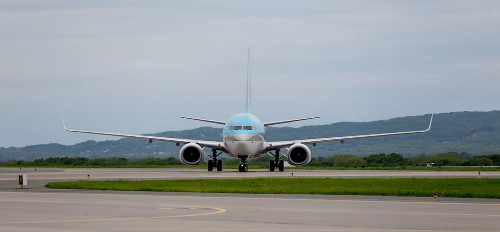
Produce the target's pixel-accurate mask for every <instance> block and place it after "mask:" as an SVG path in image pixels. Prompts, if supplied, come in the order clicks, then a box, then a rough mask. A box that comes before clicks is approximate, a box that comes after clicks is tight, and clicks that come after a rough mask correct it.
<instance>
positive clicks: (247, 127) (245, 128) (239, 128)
mask: <svg viewBox="0 0 500 232" xmlns="http://www.w3.org/2000/svg"><path fill="white" fill-rule="evenodd" d="M230 130H232V131H233V130H251V131H257V128H256V127H255V126H231V128H230Z"/></svg>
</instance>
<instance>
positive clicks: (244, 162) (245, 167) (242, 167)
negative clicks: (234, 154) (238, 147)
mask: <svg viewBox="0 0 500 232" xmlns="http://www.w3.org/2000/svg"><path fill="white" fill-rule="evenodd" d="M238 157H239V158H240V160H241V164H240V166H239V167H238V170H239V171H240V172H248V165H247V157H246V156H238Z"/></svg>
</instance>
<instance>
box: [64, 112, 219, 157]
mask: <svg viewBox="0 0 500 232" xmlns="http://www.w3.org/2000/svg"><path fill="white" fill-rule="evenodd" d="M61 119H62V123H63V127H64V129H65V130H66V131H69V132H76V133H85V134H96V135H109V136H117V137H126V138H137V139H147V140H148V141H149V142H152V141H153V140H156V141H163V142H172V143H177V144H181V143H182V144H187V143H196V144H198V145H200V146H201V147H207V148H215V149H218V150H223V151H225V150H226V149H225V148H224V145H223V143H222V142H220V141H219V142H217V141H205V140H194V139H179V138H167V137H156V136H147V135H129V134H118V133H108V132H98V131H83V130H71V129H68V128H67V127H66V124H65V122H64V117H63V115H62V112H61Z"/></svg>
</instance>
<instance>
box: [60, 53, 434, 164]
mask: <svg viewBox="0 0 500 232" xmlns="http://www.w3.org/2000/svg"><path fill="white" fill-rule="evenodd" d="M251 107H252V104H251V76H250V49H248V64H247V89H246V111H245V113H238V114H235V115H233V116H232V117H231V118H229V120H227V121H216V120H209V119H202V118H193V117H185V116H179V117H180V118H183V119H190V120H196V121H202V122H207V123H213V124H219V125H223V129H222V136H223V139H222V141H204V140H195V139H180V138H166V137H156V136H146V135H130V134H117V133H108V132H96V131H84V130H71V129H68V128H67V127H66V124H65V122H64V116H63V114H62V109H61V119H62V124H63V127H64V129H65V130H66V131H69V132H76V133H87V134H97V135H109V136H118V137H128V138H138V139H146V140H148V142H149V143H152V142H153V140H154V141H163V142H172V143H175V144H176V145H177V146H180V145H181V144H183V146H182V147H181V149H180V151H179V159H180V160H181V162H182V163H184V164H187V165H199V164H201V163H202V162H203V161H204V157H205V153H204V152H203V149H204V148H208V149H211V150H212V155H208V156H209V157H210V158H211V159H209V160H208V162H207V163H208V171H213V169H214V167H215V168H216V169H217V171H222V160H220V159H217V157H218V156H219V155H221V154H222V153H226V154H227V155H228V156H229V157H234V158H238V159H240V161H241V164H240V165H239V168H238V170H239V171H240V172H248V165H247V164H246V162H247V159H252V158H259V157H263V156H265V155H266V154H267V153H270V154H271V155H273V156H274V160H270V161H269V171H271V172H273V171H274V170H275V169H276V168H278V170H279V171H280V172H282V171H284V161H283V160H281V159H280V158H281V157H282V156H281V155H280V149H283V148H285V149H287V152H286V155H285V156H286V159H287V162H288V163H289V164H290V165H292V166H302V165H306V164H308V163H309V162H310V161H311V150H310V149H309V147H307V146H306V144H312V145H313V146H316V144H317V143H323V142H332V141H340V143H341V144H343V143H344V141H345V140H351V139H361V138H374V137H381V136H392V135H404V134H417V133H425V132H428V131H429V130H430V129H431V125H432V118H433V117H434V113H433V114H431V118H430V122H429V127H428V128H427V129H425V130H420V131H404V132H393V133H382V134H368V135H355V136H342V137H330V138H317V139H299V140H289V141H273V142H269V141H266V137H265V132H266V127H267V126H272V125H278V124H283V123H290V122H297V121H304V120H310V119H315V118H319V117H307V118H299V119H291V120H283V121H275V122H265V123H262V122H261V121H260V120H259V118H257V116H255V115H253V114H252V113H251V111H252V108H251ZM273 151H274V153H273Z"/></svg>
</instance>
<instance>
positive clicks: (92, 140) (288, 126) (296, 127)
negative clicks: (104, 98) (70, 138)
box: [0, 110, 500, 149]
mask: <svg viewBox="0 0 500 232" xmlns="http://www.w3.org/2000/svg"><path fill="white" fill-rule="evenodd" d="M495 111H500V110H489V111H467V110H466V111H456V112H442V113H434V117H436V116H438V117H437V118H439V115H440V114H452V113H489V112H495ZM430 114H432V113H428V114H422V115H407V116H400V117H394V118H388V119H377V120H373V121H339V122H332V123H326V124H311V123H310V124H309V125H299V126H293V125H292V124H298V123H289V124H285V125H280V126H268V127H274V128H294V129H299V128H302V127H307V126H325V125H334V124H337V123H371V122H379V121H390V120H393V119H399V118H407V117H422V116H426V115H430ZM257 117H258V116H257ZM181 120H182V119H181ZM311 121H312V120H311ZM61 123H62V122H61ZM204 124H205V126H200V127H196V128H190V129H181V130H166V131H159V132H152V133H142V134H141V135H156V134H161V133H168V132H182V131H193V130H198V129H200V128H206V127H208V128H213V129H220V130H221V131H222V129H223V126H220V127H216V126H213V124H210V123H204ZM211 125H212V126H211ZM268 127H266V128H268ZM416 127H417V128H418V125H416ZM424 127H425V125H422V128H424ZM79 129H81V128H79ZM114 132H116V133H119V132H120V131H114ZM382 132H392V131H381V133H382ZM68 134H70V135H71V133H68ZM92 137H97V138H99V137H101V138H103V139H101V140H99V139H89V140H85V141H81V142H77V143H73V144H62V143H43V144H29V145H26V146H10V147H3V146H0V148H5V149H7V148H13V147H14V148H24V147H30V146H38V145H49V144H57V145H63V146H74V145H78V144H82V143H87V142H107V141H117V140H123V139H128V138H119V137H113V136H106V135H94V136H92ZM104 138H108V139H104ZM139 140H140V139H139ZM221 141H222V138H221ZM156 143H166V142H156Z"/></svg>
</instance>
